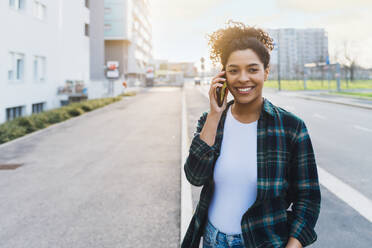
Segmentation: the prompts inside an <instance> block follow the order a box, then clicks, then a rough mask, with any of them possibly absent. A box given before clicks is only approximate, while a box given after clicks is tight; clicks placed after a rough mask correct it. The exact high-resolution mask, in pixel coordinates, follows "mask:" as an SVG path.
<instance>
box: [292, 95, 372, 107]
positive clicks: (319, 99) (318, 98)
mask: <svg viewBox="0 0 372 248" xmlns="http://www.w3.org/2000/svg"><path fill="white" fill-rule="evenodd" d="M294 96H295V97H298V98H303V99H307V100H314V101H320V102H329V103H335V104H342V105H346V106H352V107H358V108H364V109H372V106H369V105H366V104H357V103H349V102H340V101H335V100H329V99H323V98H320V97H314V96H304V95H294Z"/></svg>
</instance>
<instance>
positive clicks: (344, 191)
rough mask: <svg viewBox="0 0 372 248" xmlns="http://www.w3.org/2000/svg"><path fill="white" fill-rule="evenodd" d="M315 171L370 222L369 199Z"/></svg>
mask: <svg viewBox="0 0 372 248" xmlns="http://www.w3.org/2000/svg"><path fill="white" fill-rule="evenodd" d="M199 90H200V92H201V93H202V94H203V95H204V96H205V97H207V98H208V95H207V94H206V93H205V92H203V91H202V89H199ZM208 99H209V98H208ZM354 127H356V128H357V127H358V128H359V129H362V130H364V131H367V130H370V129H368V128H363V127H360V126H357V125H354ZM370 131H372V130H370ZM317 170H318V175H319V183H320V184H322V185H323V186H324V187H326V188H327V189H328V190H329V191H330V192H332V193H333V194H334V195H335V196H337V197H338V198H339V199H341V200H342V201H344V202H345V203H346V204H348V205H349V206H350V207H352V208H353V209H354V210H356V211H357V212H358V213H359V214H360V215H362V216H363V217H364V218H366V219H367V220H368V221H370V222H372V211H371V209H372V201H371V200H370V199H368V198H367V197H366V196H364V195H363V194H361V193H360V192H358V191H357V190H355V189H354V188H352V187H351V186H349V185H347V184H346V183H344V182H342V181H341V180H340V179H338V178H336V177H335V176H333V175H332V174H330V173H329V172H327V171H326V170H324V169H323V168H321V167H320V166H318V165H317Z"/></svg>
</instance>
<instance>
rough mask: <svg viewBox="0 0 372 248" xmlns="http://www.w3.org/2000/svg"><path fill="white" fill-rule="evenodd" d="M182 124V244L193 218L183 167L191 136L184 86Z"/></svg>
mask: <svg viewBox="0 0 372 248" xmlns="http://www.w3.org/2000/svg"><path fill="white" fill-rule="evenodd" d="M181 100H182V118H181V119H182V124H181V125H182V126H181V133H182V137H181V223H180V225H181V226H180V245H181V244H182V241H183V239H184V237H185V234H186V231H187V227H188V225H189V223H190V221H191V219H192V215H193V207H192V193H191V184H190V183H189V182H188V181H187V179H186V175H185V171H184V169H183V167H184V164H185V162H186V159H187V154H188V147H189V138H188V135H187V108H186V93H185V90H184V88H182V99H181Z"/></svg>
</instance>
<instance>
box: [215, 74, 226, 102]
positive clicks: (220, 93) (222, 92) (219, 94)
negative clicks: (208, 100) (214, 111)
mask: <svg viewBox="0 0 372 248" xmlns="http://www.w3.org/2000/svg"><path fill="white" fill-rule="evenodd" d="M222 77H223V78H225V79H226V76H225V75H223V76H222ZM226 87H227V83H226V80H225V82H224V83H223V86H222V87H217V88H216V94H217V104H218V107H222V105H223V100H224V98H225V93H226Z"/></svg>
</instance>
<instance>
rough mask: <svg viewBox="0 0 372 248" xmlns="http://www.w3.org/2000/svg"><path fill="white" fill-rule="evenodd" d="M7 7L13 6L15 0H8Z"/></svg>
mask: <svg viewBox="0 0 372 248" xmlns="http://www.w3.org/2000/svg"><path fill="white" fill-rule="evenodd" d="M9 7H12V8H15V0H9Z"/></svg>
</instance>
